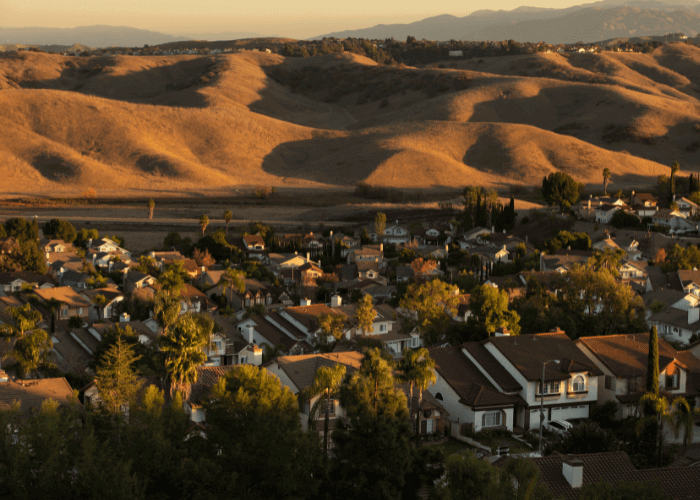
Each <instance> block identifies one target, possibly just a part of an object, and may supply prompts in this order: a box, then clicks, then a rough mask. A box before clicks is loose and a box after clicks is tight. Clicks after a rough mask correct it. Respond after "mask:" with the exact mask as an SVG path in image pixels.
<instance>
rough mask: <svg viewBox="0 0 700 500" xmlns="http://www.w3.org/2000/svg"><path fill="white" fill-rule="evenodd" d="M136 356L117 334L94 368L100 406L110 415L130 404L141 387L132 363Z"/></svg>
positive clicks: (117, 412) (134, 361)
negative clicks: (100, 401)
mask: <svg viewBox="0 0 700 500" xmlns="http://www.w3.org/2000/svg"><path fill="white" fill-rule="evenodd" d="M138 359H139V358H138V356H136V354H135V353H134V349H133V347H132V346H131V345H129V344H128V343H126V342H124V341H122V338H121V335H118V337H117V341H116V343H115V344H114V345H113V346H112V347H111V349H109V350H108V351H107V352H106V353H105V354H104V356H103V357H102V361H101V362H100V364H99V366H98V367H97V370H96V376H95V383H96V384H97V388H98V390H99V391H100V398H101V399H102V408H103V409H104V410H105V411H107V412H108V413H110V414H112V415H117V414H121V412H122V411H123V409H124V408H125V407H128V406H129V405H130V404H132V403H133V402H134V400H135V398H136V393H137V392H138V391H139V389H140V388H141V382H140V381H139V377H138V374H137V373H136V371H135V370H134V364H135V363H136V361H138Z"/></svg>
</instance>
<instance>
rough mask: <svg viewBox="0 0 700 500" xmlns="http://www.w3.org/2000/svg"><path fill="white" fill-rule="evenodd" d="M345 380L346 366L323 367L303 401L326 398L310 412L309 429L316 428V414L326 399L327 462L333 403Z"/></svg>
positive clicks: (324, 427) (325, 435) (317, 402)
mask: <svg viewBox="0 0 700 500" xmlns="http://www.w3.org/2000/svg"><path fill="white" fill-rule="evenodd" d="M344 378H345V365H341V364H340V363H338V364H336V365H335V366H333V367H332V368H331V367H329V366H321V367H320V368H319V369H318V370H316V374H315V375H314V383H313V384H312V385H311V386H309V387H307V388H306V389H305V390H304V393H303V399H304V400H305V401H311V400H312V399H313V398H314V397H316V396H321V395H324V396H325V397H320V398H318V400H317V401H316V402H315V403H314V405H313V407H312V408H311V409H310V410H309V427H310V428H311V427H313V428H314V429H315V428H316V414H317V413H318V408H319V406H320V405H321V404H322V403H323V400H324V399H325V403H326V418H325V421H324V424H323V450H324V452H325V457H326V460H328V424H329V420H330V411H331V401H332V400H333V399H335V397H336V395H337V394H338V392H339V391H340V385H341V384H342V383H343V379H344Z"/></svg>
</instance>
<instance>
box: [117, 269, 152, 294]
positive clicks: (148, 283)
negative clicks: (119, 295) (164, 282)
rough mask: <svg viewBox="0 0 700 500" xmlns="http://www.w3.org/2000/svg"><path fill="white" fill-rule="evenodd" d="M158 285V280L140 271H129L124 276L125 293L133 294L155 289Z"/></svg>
mask: <svg viewBox="0 0 700 500" xmlns="http://www.w3.org/2000/svg"><path fill="white" fill-rule="evenodd" d="M155 284H156V279H155V278H154V277H153V276H151V275H150V274H144V273H142V272H140V271H129V272H128V273H126V275H125V276H124V292H126V293H133V292H134V291H136V290H138V289H141V288H147V287H153V285H155Z"/></svg>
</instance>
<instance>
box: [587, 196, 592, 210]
mask: <svg viewBox="0 0 700 500" xmlns="http://www.w3.org/2000/svg"><path fill="white" fill-rule="evenodd" d="M592 199H593V195H592V194H589V195H588V208H591V200H592Z"/></svg>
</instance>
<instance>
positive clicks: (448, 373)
mask: <svg viewBox="0 0 700 500" xmlns="http://www.w3.org/2000/svg"><path fill="white" fill-rule="evenodd" d="M429 351H430V357H431V358H433V359H434V360H435V377H436V382H435V383H434V384H433V385H431V386H430V387H428V392H429V393H430V394H432V395H433V397H434V398H435V399H436V400H437V401H439V402H440V404H442V406H444V407H445V409H446V410H447V412H449V414H450V420H451V421H453V422H457V423H458V424H460V425H467V426H469V427H470V428H471V430H472V431H473V432H479V431H481V430H483V429H487V428H500V429H506V430H509V431H512V430H513V426H514V417H515V408H516V406H517V405H518V404H520V402H521V401H520V399H519V398H518V397H517V394H516V392H513V391H511V392H512V394H505V393H503V392H502V391H501V390H499V389H497V388H496V386H495V385H494V383H493V382H492V381H491V379H490V378H489V377H487V376H486V375H485V374H484V373H482V372H481V370H480V369H479V368H477V366H476V365H475V364H474V363H473V362H472V361H471V360H470V359H469V357H468V356H467V355H466V354H465V352H464V349H463V348H456V347H453V346H448V347H434V348H430V350H429ZM501 372H503V373H502V375H503V376H504V377H508V375H507V372H505V371H504V370H502V369H501ZM510 383H511V385H512V386H517V383H516V382H515V380H510ZM517 387H518V388H519V386H517ZM516 391H517V389H516Z"/></svg>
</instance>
